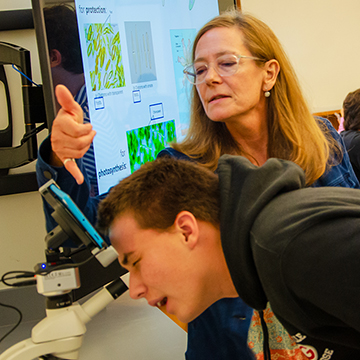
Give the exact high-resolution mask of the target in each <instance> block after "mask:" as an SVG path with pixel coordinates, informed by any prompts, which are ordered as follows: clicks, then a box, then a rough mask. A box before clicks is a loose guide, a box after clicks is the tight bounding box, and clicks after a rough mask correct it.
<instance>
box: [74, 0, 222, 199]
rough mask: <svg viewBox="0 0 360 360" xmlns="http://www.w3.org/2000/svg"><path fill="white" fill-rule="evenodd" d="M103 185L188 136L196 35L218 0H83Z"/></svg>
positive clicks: (82, 28) (81, 22)
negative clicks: (187, 71)
mask: <svg viewBox="0 0 360 360" xmlns="http://www.w3.org/2000/svg"><path fill="white" fill-rule="evenodd" d="M75 6H76V13H77V18H78V26H79V33H80V43H81V48H82V57H83V65H84V73H85V83H86V92H87V97H88V103H89V113H90V120H91V123H92V124H93V127H94V129H95V130H96V132H97V135H96V137H95V139H94V152H95V163H96V171H97V180H98V187H99V193H100V194H102V193H104V192H106V191H108V189H109V188H110V187H111V186H113V185H115V184H116V183H118V182H119V180H121V179H122V178H124V177H126V176H128V175H129V174H131V173H132V172H133V171H134V170H136V169H138V168H139V167H140V165H141V164H143V163H145V162H147V161H152V160H154V159H155V158H156V155H157V154H158V153H159V151H161V150H162V149H163V148H164V147H167V146H169V144H170V143H171V142H173V141H181V140H182V139H183V138H184V136H185V134H186V132H187V129H188V125H189V98H190V91H191V84H190V83H189V82H188V81H187V80H186V78H185V76H184V74H183V69H184V67H185V66H186V65H188V64H189V63H190V62H191V51H192V43H193V39H194V37H195V35H196V33H197V31H198V30H199V28H201V27H202V26H203V25H204V24H205V23H206V22H207V21H208V20H210V19H211V18H213V17H214V16H216V15H218V13H219V8H218V1H217V0H102V1H101V2H100V1H91V0H90V1H89V0H88V1H84V0H75Z"/></svg>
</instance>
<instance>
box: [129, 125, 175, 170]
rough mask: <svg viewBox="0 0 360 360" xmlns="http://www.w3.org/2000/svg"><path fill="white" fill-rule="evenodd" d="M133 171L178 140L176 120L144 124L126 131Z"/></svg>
mask: <svg viewBox="0 0 360 360" xmlns="http://www.w3.org/2000/svg"><path fill="white" fill-rule="evenodd" d="M126 137H127V143H128V149H129V157H130V168H131V172H134V171H135V170H137V169H139V168H140V166H141V165H142V164H145V163H146V162H148V161H153V160H155V159H156V156H157V154H158V153H159V152H160V151H161V150H162V149H164V148H165V147H166V146H169V144H170V143H171V142H173V141H176V134H175V121H174V120H170V121H165V122H162V123H158V124H154V125H148V126H144V127H141V128H138V129H134V130H130V131H127V132H126Z"/></svg>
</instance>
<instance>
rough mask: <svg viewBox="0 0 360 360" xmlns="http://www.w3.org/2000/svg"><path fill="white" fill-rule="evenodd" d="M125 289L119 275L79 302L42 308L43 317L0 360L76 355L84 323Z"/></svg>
mask: <svg viewBox="0 0 360 360" xmlns="http://www.w3.org/2000/svg"><path fill="white" fill-rule="evenodd" d="M127 289H128V288H127V286H126V285H125V283H124V282H123V281H122V280H121V279H120V278H119V279H116V280H114V281H113V282H111V283H110V284H108V285H106V286H104V288H103V289H102V290H100V291H99V292H98V293H96V294H95V295H94V296H92V297H91V298H90V299H89V300H87V301H86V302H85V303H84V304H82V305H80V304H77V303H76V304H73V305H71V306H69V307H65V308H62V309H51V310H46V315H47V316H46V318H44V319H43V320H41V321H40V322H39V323H38V324H37V325H35V326H34V328H33V329H32V332H31V338H29V339H27V340H24V341H21V342H20V343H17V344H15V345H14V346H12V347H11V348H9V349H8V350H6V351H5V352H4V353H2V354H1V355H0V360H32V359H34V358H37V357H39V356H42V355H47V354H52V355H53V356H56V357H58V358H60V359H69V360H76V359H78V356H79V349H80V347H81V344H82V339H83V335H84V334H85V332H86V327H85V324H86V323H88V322H89V321H90V320H91V319H92V318H93V317H94V316H95V315H96V314H98V313H99V312H100V311H101V310H102V309H104V308H105V307H106V306H107V305H108V304H110V303H111V302H112V301H114V300H115V299H117V298H118V297H119V296H120V295H121V294H123V293H124V292H125V291H126V290H127Z"/></svg>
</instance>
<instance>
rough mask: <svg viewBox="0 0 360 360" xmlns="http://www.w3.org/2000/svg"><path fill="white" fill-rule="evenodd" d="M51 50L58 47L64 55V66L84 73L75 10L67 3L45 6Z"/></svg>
mask: <svg viewBox="0 0 360 360" xmlns="http://www.w3.org/2000/svg"><path fill="white" fill-rule="evenodd" d="M44 19H45V26H46V37H47V42H48V48H49V51H51V50H52V49H56V50H58V51H59V52H60V53H61V56H62V64H61V65H62V67H63V68H64V69H65V70H67V71H69V72H72V73H74V74H82V73H83V72H84V71H83V64H82V58H81V49H80V41H79V31H78V26H77V20H76V14H75V10H74V9H73V8H72V7H71V6H69V5H66V4H63V5H55V6H52V7H47V8H44Z"/></svg>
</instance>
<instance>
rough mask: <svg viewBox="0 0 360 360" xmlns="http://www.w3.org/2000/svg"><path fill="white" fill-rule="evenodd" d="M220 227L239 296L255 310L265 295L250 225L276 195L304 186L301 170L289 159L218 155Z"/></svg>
mask: <svg viewBox="0 0 360 360" xmlns="http://www.w3.org/2000/svg"><path fill="white" fill-rule="evenodd" d="M217 173H218V175H219V181H220V229H221V241H222V247H223V250H224V254H225V259H226V262H227V265H228V268H229V270H230V274H231V277H232V280H233V283H234V285H235V287H236V290H237V292H238V294H239V296H240V297H241V298H242V300H244V301H245V302H246V303H247V304H248V305H249V306H251V307H252V308H254V309H256V310H263V309H265V307H266V303H267V298H266V295H265V292H264V290H263V287H262V285H261V282H260V279H259V277H258V273H257V270H256V266H255V263H254V260H253V255H252V245H251V229H252V226H253V223H254V221H255V220H256V218H257V216H258V215H259V213H260V212H261V211H262V210H263V208H264V207H265V206H266V205H267V204H268V203H269V202H270V201H271V200H272V199H273V198H275V197H276V196H278V195H280V194H283V193H285V192H289V191H292V190H296V189H300V188H303V187H305V174H304V172H303V170H302V169H301V168H300V167H299V166H298V165H296V164H295V163H293V162H290V161H287V160H279V159H274V158H272V159H269V160H268V161H266V163H265V164H264V165H263V166H261V167H258V166H255V165H253V164H252V163H251V162H250V161H249V160H248V159H246V158H244V157H242V156H232V155H224V156H222V157H221V158H220V159H219V165H218V170H217Z"/></svg>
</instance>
